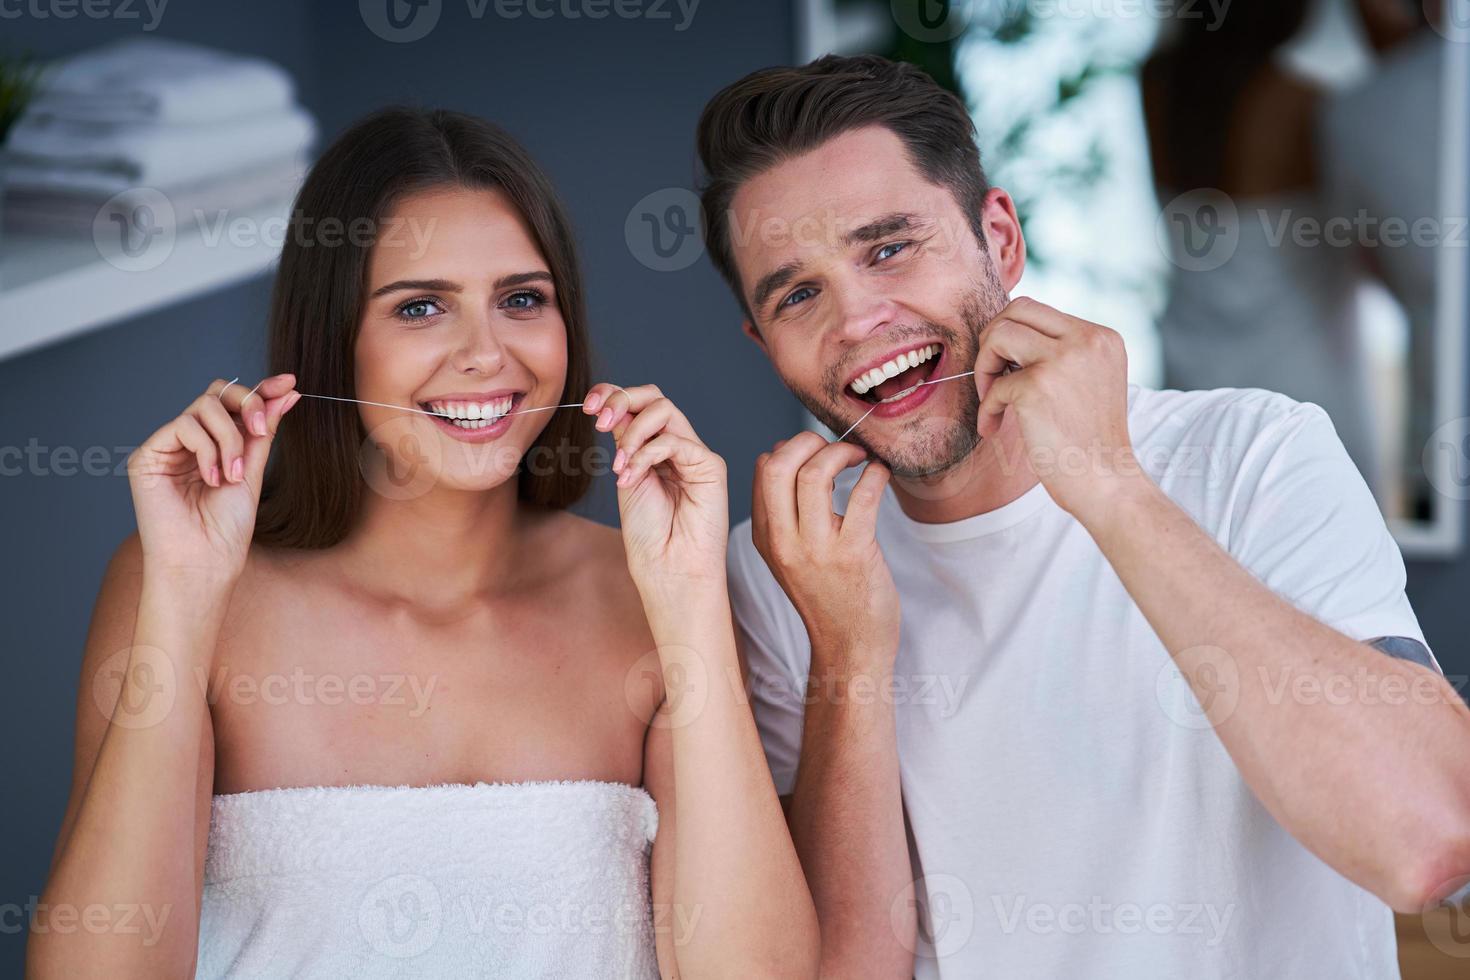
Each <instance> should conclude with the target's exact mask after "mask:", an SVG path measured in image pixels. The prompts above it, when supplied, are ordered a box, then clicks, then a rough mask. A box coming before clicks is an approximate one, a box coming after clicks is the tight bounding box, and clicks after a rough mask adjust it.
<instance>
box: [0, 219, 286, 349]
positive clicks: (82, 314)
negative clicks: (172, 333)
mask: <svg viewBox="0 0 1470 980" xmlns="http://www.w3.org/2000/svg"><path fill="white" fill-rule="evenodd" d="M290 210H291V202H290V200H289V199H283V200H279V201H275V202H272V203H270V204H268V205H263V206H258V207H255V208H247V209H244V210H241V211H239V212H230V213H227V214H226V215H225V216H224V219H223V220H222V221H219V222H217V221H215V220H213V219H207V220H205V221H202V222H196V221H193V220H187V221H185V222H182V223H181V224H180V227H179V229H178V231H177V232H176V233H175V234H174V235H173V236H172V241H171V242H167V241H166V240H164V239H160V240H159V241H160V242H162V243H163V244H162V245H160V246H158V248H159V251H158V252H156V253H152V254H148V255H147V258H146V259H145V260H143V262H142V263H141V264H152V263H153V262H155V261H156V264H152V267H151V268H146V269H136V268H132V269H130V268H128V267H127V266H128V261H127V260H126V257H123V258H122V259H121V260H118V259H116V258H114V259H113V260H111V261H110V260H109V259H108V258H105V257H104V254H103V249H102V248H101V247H99V246H98V244H97V243H96V242H95V241H94V240H93V237H92V235H91V234H90V233H88V232H81V233H78V234H38V233H31V232H18V231H12V230H6V231H5V232H4V233H3V234H0V359H4V358H9V357H14V356H16V355H17V354H21V353H24V352H27V351H32V350H35V349H37V348H39V347H44V346H46V345H48V344H54V343H57V342H59V341H62V340H66V339H68V338H71V337H75V336H78V335H80V334H83V333H86V332H87V331H90V330H97V329H99V328H102V327H106V326H109V325H111V324H115V323H119V322H121V321H123V320H126V319H128V318H130V317H135V316H138V315H139V314H142V313H147V312H149V311H150V310H156V309H160V308H162V307H165V306H168V305H169V304H171V303H177V302H180V301H182V300H186V299H189V298H191V297H194V296H199V295H202V294H204V293H207V292H210V291H211V290H215V289H221V288H223V287H225V286H230V285H233V284H235V283H238V282H243V281H245V280H247V279H251V278H253V277H255V276H258V275H260V274H262V273H264V272H266V271H268V270H269V269H270V268H271V267H272V265H273V264H274V263H275V260H276V258H277V257H278V256H279V254H280V244H281V240H282V238H283V236H284V234H285V229H286V225H285V222H286V219H287V216H288V215H289V214H290ZM152 247H154V246H150V248H152ZM160 256H161V261H157V260H158V259H159V258H160Z"/></svg>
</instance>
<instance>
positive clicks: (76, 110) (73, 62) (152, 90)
mask: <svg viewBox="0 0 1470 980" xmlns="http://www.w3.org/2000/svg"><path fill="white" fill-rule="evenodd" d="M43 83H44V84H43V91H42V93H41V94H40V95H39V96H38V97H37V99H36V101H35V102H33V103H32V105H31V109H30V112H31V113H32V114H34V115H37V116H57V117H60V118H64V119H70V120H76V121H82V122H103V123H169V124H180V125H199V124H208V123H214V122H219V121H221V120H223V119H226V118H231V117H235V116H248V115H255V114H259V113H264V112H270V111H272V110H284V109H287V108H289V107H290V106H291V104H292V101H293V100H294V98H295V95H296V86H295V85H294V83H293V82H292V80H291V76H290V74H289V73H287V72H286V71H285V70H284V69H283V68H281V67H279V66H278V65H274V64H272V63H270V62H269V61H265V60H264V59H261V58H250V57H244V56H241V55H236V54H231V53H229V52H226V51H217V50H214V49H212V48H206V47H201V46H199V45H196V44H187V43H184V42H182V41H170V40H166V39H164V38H128V39H125V40H122V41H117V42H115V43H112V44H107V45H104V46H102V47H100V48H95V49H92V50H90V51H85V52H83V53H81V54H78V55H76V56H74V57H71V58H68V59H66V60H65V61H62V62H60V63H59V64H57V65H55V66H54V67H52V68H51V69H49V70H48V71H47V73H46V75H45V78H44V79H43Z"/></svg>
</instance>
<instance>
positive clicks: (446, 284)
mask: <svg viewBox="0 0 1470 980" xmlns="http://www.w3.org/2000/svg"><path fill="white" fill-rule="evenodd" d="M461 288H462V287H461V286H460V284H459V283H457V282H450V281H449V280H448V279H399V280H398V281H396V282H390V283H388V285H386V286H379V287H378V288H377V289H374V290H373V295H372V298H373V299H377V298H378V297H379V296H386V295H387V294H388V293H396V292H398V291H400V290H403V289H418V290H427V291H432V292H436V293H457V292H460V290H461Z"/></svg>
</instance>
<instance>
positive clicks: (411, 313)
mask: <svg viewBox="0 0 1470 980" xmlns="http://www.w3.org/2000/svg"><path fill="white" fill-rule="evenodd" d="M436 310H438V311H440V312H442V310H439V304H438V303H436V302H435V301H434V300H432V299H411V300H409V301H408V302H407V303H404V304H403V305H402V306H400V307H399V308H398V315H399V316H401V317H403V318H404V319H405V320H424V319H427V318H428V317H429V316H431V315H432V313H433V312H434V311H436Z"/></svg>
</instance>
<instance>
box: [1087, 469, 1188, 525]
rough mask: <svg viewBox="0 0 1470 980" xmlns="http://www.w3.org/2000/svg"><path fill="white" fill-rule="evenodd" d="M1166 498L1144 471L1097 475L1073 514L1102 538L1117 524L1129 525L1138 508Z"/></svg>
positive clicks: (1153, 504)
mask: <svg viewBox="0 0 1470 980" xmlns="http://www.w3.org/2000/svg"><path fill="white" fill-rule="evenodd" d="M1162 499H1166V498H1165V497H1164V492H1163V491H1162V490H1161V489H1159V485H1158V484H1157V483H1155V482H1154V481H1153V480H1152V479H1151V478H1150V477H1149V475H1148V474H1147V473H1144V472H1143V471H1142V470H1138V471H1137V472H1132V473H1111V474H1108V475H1106V476H1101V477H1098V478H1097V479H1096V480H1095V481H1094V482H1093V484H1092V486H1091V487H1089V492H1088V494H1087V497H1086V498H1085V500H1084V501H1083V502H1082V503H1081V504H1080V505H1079V506H1077V507H1076V508H1074V509H1073V511H1072V516H1073V517H1075V518H1076V519H1077V522H1078V523H1079V524H1081V525H1082V526H1083V527H1085V528H1086V529H1087V530H1088V532H1089V533H1090V534H1091V535H1092V536H1093V538H1095V539H1097V540H1098V541H1102V540H1103V539H1104V538H1106V537H1108V536H1109V535H1111V534H1112V533H1113V532H1114V531H1115V530H1117V529H1118V528H1120V527H1128V526H1131V525H1132V524H1133V523H1134V522H1136V521H1137V520H1138V515H1139V513H1140V512H1141V511H1144V510H1147V509H1148V508H1150V507H1153V506H1155V505H1157V504H1158V503H1159V502H1160V500H1162Z"/></svg>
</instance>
